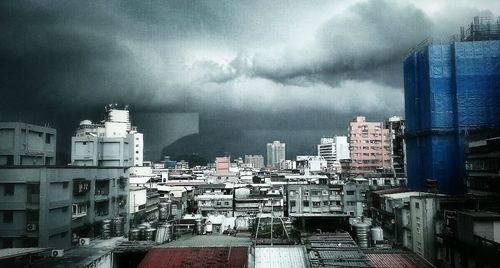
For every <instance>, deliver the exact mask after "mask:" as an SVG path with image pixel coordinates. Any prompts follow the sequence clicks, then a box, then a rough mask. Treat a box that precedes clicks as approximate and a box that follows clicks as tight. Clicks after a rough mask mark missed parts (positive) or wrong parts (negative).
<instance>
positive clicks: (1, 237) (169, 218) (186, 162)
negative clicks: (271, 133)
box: [0, 1, 500, 268]
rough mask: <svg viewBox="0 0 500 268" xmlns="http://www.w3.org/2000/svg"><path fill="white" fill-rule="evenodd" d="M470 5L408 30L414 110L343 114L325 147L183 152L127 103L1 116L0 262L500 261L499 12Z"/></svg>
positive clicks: (409, 98) (321, 140)
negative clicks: (436, 32) (438, 33)
mask: <svg viewBox="0 0 500 268" xmlns="http://www.w3.org/2000/svg"><path fill="white" fill-rule="evenodd" d="M382 2H383V1H382ZM471 19H472V21H471V22H468V21H463V22H461V23H462V25H466V26H464V27H461V28H460V26H461V25H452V26H453V27H456V28H457V29H459V31H458V34H456V35H453V36H451V37H449V36H443V40H444V39H446V40H445V41H443V40H436V39H425V40H419V42H420V43H418V42H415V43H413V44H410V45H411V46H412V48H411V49H410V50H409V51H408V53H407V54H405V56H404V58H403V59H401V61H402V64H401V68H400V70H399V74H394V75H401V76H402V81H403V84H404V85H403V87H404V96H403V97H404V112H402V113H399V110H398V109H393V111H394V112H389V113H386V115H385V117H384V119H383V120H380V119H377V118H381V117H380V116H379V114H372V113H370V112H364V113H361V112H359V113H351V114H349V116H350V120H342V119H338V118H333V119H332V120H335V121H336V122H335V124H336V125H338V126H340V127H339V129H340V130H338V129H336V130H335V131H334V130H333V129H332V131H331V132H330V133H325V134H324V135H323V136H321V135H318V136H315V140H316V144H315V145H307V146H309V147H310V148H308V149H307V150H308V151H307V152H314V153H297V154H296V155H295V153H294V154H290V153H289V152H288V150H291V149H290V148H294V147H295V148H303V147H304V145H303V144H296V143H294V142H290V141H287V140H283V139H280V138H279V137H280V136H279V135H277V137H276V138H274V139H269V140H267V142H266V143H261V144H258V145H257V146H256V147H255V148H254V149H253V151H251V150H248V149H245V150H246V152H248V153H247V154H242V155H235V154H234V153H233V152H234V150H231V148H229V149H227V147H224V148H225V149H227V150H225V151H226V152H225V153H221V152H220V151H221V150H219V151H217V152H216V153H215V154H217V155H216V157H214V158H212V157H211V156H210V155H203V154H200V153H199V151H193V150H191V147H190V148H189V149H186V150H185V151H183V153H182V154H179V153H178V150H177V149H176V150H175V151H174V149H172V148H174V147H165V146H164V145H165V144H156V143H157V140H156V138H155V142H153V141H152V140H153V139H152V138H151V139H150V138H149V137H148V133H150V130H148V131H144V129H141V127H140V126H141V125H144V124H143V122H141V121H142V120H149V119H147V116H145V115H144V114H143V115H141V116H137V117H136V114H135V113H134V105H133V104H132V103H126V102H124V103H122V102H120V103H116V104H115V103H114V102H113V103H111V104H108V103H103V104H102V105H101V106H100V107H102V108H96V109H98V110H96V111H91V112H88V113H87V114H84V115H82V116H80V118H79V120H78V121H75V122H65V124H70V125H72V126H74V127H73V128H72V130H71V134H70V135H67V134H66V132H64V131H63V134H60V130H59V129H58V128H56V127H51V126H50V125H48V124H45V123H44V122H46V121H44V120H43V119H41V120H39V121H38V123H37V122H36V121H33V120H27V122H24V121H22V120H3V121H1V122H0V266H1V267H85V268H87V267H88V268H90V267H93V268H97V267H98V268H126V267H141V268H145V267H255V268H258V267H273V268H278V267H457V268H458V267H463V268H466V267H498V260H499V257H500V17H498V18H496V17H492V16H488V17H483V16H481V17H480V16H476V17H473V18H471ZM117 99H118V100H122V99H121V98H117ZM129 105H130V107H129ZM381 105H382V104H381ZM387 109H388V110H389V111H391V107H388V108H387ZM95 115H101V116H95ZM60 116H61V117H64V115H60ZM145 117H146V119H145ZM69 118H70V119H72V118H73V117H69ZM183 118H184V117H183ZM155 120H156V119H155ZM181 121H182V120H181ZM186 124H187V123H186ZM158 125H160V123H158ZM159 129H160V126H159ZM163 131H164V129H162V130H161V131H160V130H158V133H155V134H152V136H154V135H156V136H155V137H157V136H158V135H160V136H161V134H162V133H159V132H163ZM165 131H166V132H168V131H172V132H175V131H174V130H173V129H167V130H165ZM182 131H184V132H183V133H184V134H183V135H184V136H187V134H192V132H193V131H191V130H189V131H191V132H190V133H188V132H189V131H185V130H182ZM182 131H181V130H179V133H180V132H182ZM187 141H188V142H189V141H190V140H189V139H187ZM184 142H186V140H184ZM231 142H233V140H231ZM203 143H204V144H205V145H204V146H208V147H210V145H211V144H212V143H214V144H215V141H214V140H211V139H209V138H206V139H205V140H203ZM61 144H63V145H62V147H63V148H69V149H68V152H67V153H66V152H63V151H64V149H60V148H59V147H60V145H61ZM180 144H181V145H182V143H180ZM179 146H180V145H179ZM214 146H215V145H214ZM299 146H300V147H299ZM169 149H170V150H171V151H169ZM294 150H295V151H297V149H294ZM146 151H148V152H149V153H148V154H146ZM151 151H154V152H155V153H156V152H158V154H159V152H161V157H160V156H159V155H158V157H153V158H152V157H151V156H150V155H152V153H150V152H151ZM262 152H265V154H263V153H262ZM155 155H156V154H155ZM66 158H67V159H66Z"/></svg>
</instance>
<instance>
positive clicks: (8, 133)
mask: <svg viewBox="0 0 500 268" xmlns="http://www.w3.org/2000/svg"><path fill="white" fill-rule="evenodd" d="M56 138H57V135H56V130H55V129H53V128H50V127H43V126H36V125H31V124H26V123H20V122H1V123H0V166H14V165H15V166H18V165H32V166H33V165H36V166H43V165H55V164H56Z"/></svg>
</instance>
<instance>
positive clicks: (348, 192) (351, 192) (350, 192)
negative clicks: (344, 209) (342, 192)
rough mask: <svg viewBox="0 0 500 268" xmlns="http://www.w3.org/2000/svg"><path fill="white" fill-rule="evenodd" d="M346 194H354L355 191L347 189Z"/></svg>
mask: <svg viewBox="0 0 500 268" xmlns="http://www.w3.org/2000/svg"><path fill="white" fill-rule="evenodd" d="M346 194H347V195H354V191H347V192H346Z"/></svg>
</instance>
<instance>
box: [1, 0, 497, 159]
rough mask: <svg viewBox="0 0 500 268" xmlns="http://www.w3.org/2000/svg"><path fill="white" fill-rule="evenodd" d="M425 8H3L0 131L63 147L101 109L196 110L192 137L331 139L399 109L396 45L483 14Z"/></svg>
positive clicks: (133, 4)
mask: <svg viewBox="0 0 500 268" xmlns="http://www.w3.org/2000/svg"><path fill="white" fill-rule="evenodd" d="M437 2H439V1H413V0H408V1H388V0H373V1H347V0H345V1H292V2H290V1H238V2H237V1H167V2H162V1H153V0H151V1H127V2H125V1H102V2H98V1H88V2H82V1H2V2H0V40H1V42H0V62H2V64H0V92H1V93H2V98H0V120H2V121H6V120H23V121H31V122H34V123H44V122H49V123H52V125H54V126H56V127H58V130H59V131H62V132H63V133H66V134H65V135H66V137H65V136H64V135H62V136H60V137H61V138H62V139H65V140H63V141H61V142H64V143H68V140H69V138H68V137H67V135H69V133H71V132H72V131H73V130H74V128H75V127H76V125H77V124H78V122H79V121H80V120H81V119H84V118H91V119H94V120H96V119H98V116H99V113H100V112H101V107H102V106H103V105H105V104H107V103H122V104H130V105H131V107H132V109H133V110H132V111H133V112H134V111H135V112H198V113H200V120H202V121H203V122H201V125H202V127H200V133H201V132H203V131H208V132H211V133H221V132H224V131H229V132H231V131H234V133H241V132H245V131H247V130H253V129H259V130H262V131H263V132H262V133H266V135H268V134H269V133H274V132H273V131H266V130H283V131H292V130H307V129H331V130H332V132H331V133H334V132H335V131H340V130H342V131H343V128H342V127H341V126H344V125H346V124H347V122H348V120H349V119H350V118H352V116H354V115H355V114H359V113H365V114H370V115H372V116H373V118H370V119H382V118H383V117H385V116H388V115H391V114H401V113H402V112H403V94H402V75H401V60H402V57H403V56H404V54H405V52H406V51H407V49H408V48H410V47H412V46H414V45H416V44H417V43H419V42H420V41H421V40H422V39H424V38H425V37H427V36H429V35H439V36H443V35H449V34H452V33H456V32H457V31H458V27H459V26H461V25H462V24H465V23H467V22H468V21H469V20H470V18H471V17H472V16H474V15H476V14H481V15H483V14H492V13H491V12H490V11H489V10H488V9H489V8H491V7H493V5H492V4H490V3H489V2H487V1H482V0H481V1H478V2H477V3H476V2H474V5H476V6H477V9H475V8H470V5H471V4H470V3H469V2H468V1H456V2H454V4H453V5H450V4H449V3H448V2H447V1H442V2H439V3H440V4H439V5H437V4H436V3H437ZM443 3H444V4H443ZM496 5H497V6H498V4H496ZM498 9H499V8H498V7H495V8H494V10H495V11H496V12H498ZM216 122H224V123H223V124H219V123H216ZM144 131H145V132H146V133H145V134H147V130H144ZM309 134H310V133H309ZM309 134H308V135H309ZM325 134H330V133H325ZM338 134H340V133H338ZM269 135H271V134H269ZM146 136H147V135H146ZM214 136H221V135H214ZM264 136H265V135H263V136H262V137H261V138H262V139H264V138H265V137H264ZM269 139H272V137H269ZM312 139H313V138H311V140H312ZM219 142H223V141H219ZM311 146H314V145H311ZM240 151H245V150H244V149H241V150H240Z"/></svg>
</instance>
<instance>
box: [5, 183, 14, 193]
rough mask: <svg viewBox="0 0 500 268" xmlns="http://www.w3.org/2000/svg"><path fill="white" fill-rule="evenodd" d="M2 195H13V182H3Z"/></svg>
mask: <svg viewBox="0 0 500 268" xmlns="http://www.w3.org/2000/svg"><path fill="white" fill-rule="evenodd" d="M3 195H4V196H11V195H14V184H4V186H3Z"/></svg>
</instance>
